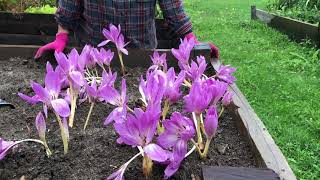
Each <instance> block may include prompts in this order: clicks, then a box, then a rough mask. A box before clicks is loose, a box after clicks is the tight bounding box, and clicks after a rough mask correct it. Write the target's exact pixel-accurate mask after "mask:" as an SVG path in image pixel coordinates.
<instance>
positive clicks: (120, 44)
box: [98, 24, 128, 55]
mask: <svg viewBox="0 0 320 180" xmlns="http://www.w3.org/2000/svg"><path fill="white" fill-rule="evenodd" d="M102 33H103V35H104V36H105V37H106V38H107V40H105V41H102V42H101V43H100V44H99V45H98V47H102V46H105V45H106V44H108V43H109V42H110V41H111V42H113V43H114V44H115V45H116V47H117V49H118V51H121V52H122V53H123V54H125V55H128V50H126V49H125V48H124V47H125V46H126V45H127V44H125V43H124V36H123V35H122V34H121V27H120V25H118V28H117V27H116V26H115V25H113V24H110V25H109V30H107V29H103V31H102Z"/></svg>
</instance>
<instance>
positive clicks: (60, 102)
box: [51, 99, 70, 117]
mask: <svg viewBox="0 0 320 180" xmlns="http://www.w3.org/2000/svg"><path fill="white" fill-rule="evenodd" d="M51 105H52V108H53V109H54V110H55V112H57V113H58V114H59V115H60V116H61V117H68V116H69V115H70V108H69V104H68V103H67V101H66V100H64V99H55V100H53V101H51Z"/></svg>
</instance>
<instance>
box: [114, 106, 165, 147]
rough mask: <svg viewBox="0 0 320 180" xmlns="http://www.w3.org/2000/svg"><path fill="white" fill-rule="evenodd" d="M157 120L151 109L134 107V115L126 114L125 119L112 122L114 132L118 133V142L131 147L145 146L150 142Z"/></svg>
mask: <svg viewBox="0 0 320 180" xmlns="http://www.w3.org/2000/svg"><path fill="white" fill-rule="evenodd" d="M158 121H159V118H158V115H157V114H154V113H153V112H152V111H146V112H144V111H143V110H142V109H140V108H136V109H134V115H132V114H128V115H127V118H126V121H123V122H122V123H115V124H114V127H115V130H116V132H117V133H118V134H119V135H120V137H119V139H118V142H121V143H124V144H127V145H130V146H133V147H136V146H141V147H145V146H147V145H148V144H150V143H151V142H152V139H153V136H154V134H155V132H156V129H157V124H158Z"/></svg>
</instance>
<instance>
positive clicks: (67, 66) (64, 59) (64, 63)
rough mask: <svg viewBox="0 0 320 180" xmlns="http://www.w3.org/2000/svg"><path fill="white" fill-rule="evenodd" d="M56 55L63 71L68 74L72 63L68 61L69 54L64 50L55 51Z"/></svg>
mask: <svg viewBox="0 0 320 180" xmlns="http://www.w3.org/2000/svg"><path fill="white" fill-rule="evenodd" d="M54 56H55V58H56V61H57V62H58V65H59V66H60V67H61V69H62V70H63V72H64V73H65V74H66V73H67V72H68V71H69V69H70V64H69V62H68V58H67V56H66V55H65V54H64V53H62V52H55V53H54Z"/></svg>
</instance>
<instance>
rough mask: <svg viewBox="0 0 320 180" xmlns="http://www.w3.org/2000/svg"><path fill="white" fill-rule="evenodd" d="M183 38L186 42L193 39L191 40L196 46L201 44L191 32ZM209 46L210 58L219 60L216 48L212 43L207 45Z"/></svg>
mask: <svg viewBox="0 0 320 180" xmlns="http://www.w3.org/2000/svg"><path fill="white" fill-rule="evenodd" d="M185 37H186V38H187V39H188V40H189V39H191V38H193V39H194V40H195V42H196V44H201V42H199V41H198V40H197V37H196V35H195V34H194V33H193V32H191V33H189V34H187V35H186V36H185ZM209 45H210V48H211V57H212V58H217V59H219V57H220V53H219V49H218V47H217V46H215V45H214V44H213V43H209Z"/></svg>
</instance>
